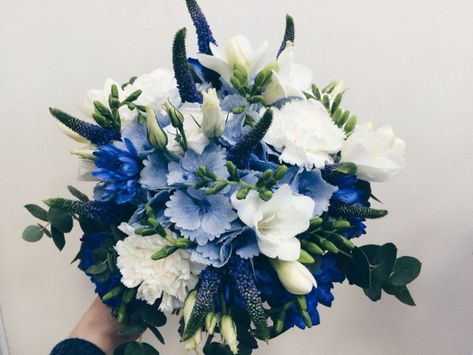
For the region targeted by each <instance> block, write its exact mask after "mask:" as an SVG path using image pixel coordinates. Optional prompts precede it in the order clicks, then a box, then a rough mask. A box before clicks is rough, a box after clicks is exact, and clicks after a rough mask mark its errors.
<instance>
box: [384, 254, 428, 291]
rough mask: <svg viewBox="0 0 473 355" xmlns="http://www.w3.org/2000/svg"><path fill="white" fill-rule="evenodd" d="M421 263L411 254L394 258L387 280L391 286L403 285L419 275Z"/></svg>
mask: <svg viewBox="0 0 473 355" xmlns="http://www.w3.org/2000/svg"><path fill="white" fill-rule="evenodd" d="M421 265H422V264H421V263H420V261H419V260H417V259H416V258H414V257H412V256H402V257H400V258H398V259H397V260H396V264H395V265H394V270H393V272H392V274H391V277H390V280H389V282H390V283H391V284H392V285H393V286H405V285H407V284H408V283H410V282H412V281H413V280H414V279H415V278H416V277H417V276H419V273H420V269H421Z"/></svg>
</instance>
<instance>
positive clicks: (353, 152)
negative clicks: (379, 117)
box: [341, 123, 406, 182]
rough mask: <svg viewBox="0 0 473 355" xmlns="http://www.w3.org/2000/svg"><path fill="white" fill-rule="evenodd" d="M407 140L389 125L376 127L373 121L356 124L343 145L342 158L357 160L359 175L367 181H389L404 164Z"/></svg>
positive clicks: (351, 160) (342, 159) (347, 160)
mask: <svg viewBox="0 0 473 355" xmlns="http://www.w3.org/2000/svg"><path fill="white" fill-rule="evenodd" d="M405 149H406V143H405V142H404V141H403V140H402V139H400V138H397V137H396V136H395V135H394V131H393V129H392V128H391V127H390V126H383V127H381V128H378V129H377V130H374V127H373V124H372V123H366V124H364V125H360V126H358V127H356V129H355V131H354V132H353V134H352V135H351V136H350V137H348V139H347V140H346V142H345V144H344V145H343V148H342V155H341V161H343V162H351V163H355V164H356V166H357V167H358V172H357V176H358V177H359V178H360V179H363V180H368V181H378V182H382V181H386V180H389V179H391V178H393V177H394V176H395V175H397V174H398V173H399V172H400V171H401V170H402V168H403V167H404V165H405V159H404V152H405Z"/></svg>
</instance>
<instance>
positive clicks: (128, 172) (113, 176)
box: [92, 138, 141, 204]
mask: <svg viewBox="0 0 473 355" xmlns="http://www.w3.org/2000/svg"><path fill="white" fill-rule="evenodd" d="M94 155H95V156H96V157H97V159H96V160H95V165H96V167H97V168H96V169H95V170H94V171H93V172H92V175H93V176H95V177H96V178H97V179H99V180H100V181H101V182H100V183H99V184H97V186H96V187H95V189H94V194H95V198H96V199H97V200H100V201H109V200H113V201H114V202H116V203H118V204H123V203H126V202H131V201H133V200H137V199H139V198H140V194H141V188H140V186H139V184H138V179H139V176H140V171H141V161H140V159H139V157H138V152H137V150H136V148H135V146H134V145H133V143H132V142H131V141H130V140H129V139H128V138H125V139H124V142H123V147H122V148H119V147H118V146H117V144H106V145H102V146H99V150H98V151H97V152H95V153H94Z"/></svg>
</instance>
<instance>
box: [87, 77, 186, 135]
mask: <svg viewBox="0 0 473 355" xmlns="http://www.w3.org/2000/svg"><path fill="white" fill-rule="evenodd" d="M114 84H115V85H116V86H117V88H118V96H119V99H120V100H121V101H123V100H125V99H126V98H127V97H128V96H129V95H130V94H131V93H132V92H134V91H136V90H141V91H142V93H141V95H140V97H138V99H137V100H136V101H135V103H136V104H139V105H142V106H151V107H152V108H153V110H155V111H159V110H160V109H161V104H162V103H163V102H164V101H165V100H166V99H168V98H169V99H170V100H171V102H173V103H176V104H177V103H178V102H179V93H178V90H177V84H176V80H175V79H174V75H173V73H172V72H171V71H170V70H168V69H164V68H158V69H156V70H154V71H152V72H151V73H147V74H143V75H140V76H138V77H137V78H136V79H135V81H134V82H133V84H127V85H125V86H124V87H123V88H122V87H121V85H120V84H118V83H117V82H116V81H114V80H112V79H107V80H106V81H105V85H104V88H103V89H94V90H90V91H89V92H88V93H87V97H86V101H85V103H84V105H83V111H84V112H85V113H86V114H87V115H89V116H92V113H93V112H94V111H95V108H94V101H100V102H102V103H103V104H105V105H108V96H109V95H110V90H111V88H112V85H114ZM118 112H119V114H120V119H121V123H122V126H123V127H125V126H127V125H128V124H129V123H130V122H132V121H133V119H134V118H135V117H136V111H135V110H133V111H132V110H129V109H128V107H127V106H126V105H125V106H122V107H120V108H119V110H118Z"/></svg>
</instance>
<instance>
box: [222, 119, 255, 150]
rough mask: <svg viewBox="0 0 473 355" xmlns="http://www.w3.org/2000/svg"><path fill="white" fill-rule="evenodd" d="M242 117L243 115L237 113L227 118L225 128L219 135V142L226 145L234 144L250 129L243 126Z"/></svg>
mask: <svg viewBox="0 0 473 355" xmlns="http://www.w3.org/2000/svg"><path fill="white" fill-rule="evenodd" d="M244 119H245V117H244V115H239V116H234V117H233V118H232V119H230V120H228V122H227V124H226V126H225V130H224V131H223V134H222V136H221V137H220V142H221V143H222V144H223V145H225V146H228V147H231V146H234V145H235V144H237V143H238V142H239V141H240V140H241V139H242V138H243V137H244V135H245V134H247V133H248V132H249V131H250V130H251V127H250V126H243V122H244Z"/></svg>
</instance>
